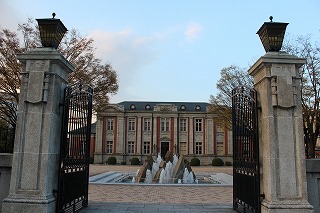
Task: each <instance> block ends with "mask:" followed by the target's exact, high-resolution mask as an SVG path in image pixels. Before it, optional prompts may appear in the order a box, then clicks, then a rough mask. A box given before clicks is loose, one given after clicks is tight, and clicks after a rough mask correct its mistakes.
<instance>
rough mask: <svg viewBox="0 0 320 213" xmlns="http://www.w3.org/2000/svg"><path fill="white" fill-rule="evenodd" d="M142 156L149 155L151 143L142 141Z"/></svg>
mask: <svg viewBox="0 0 320 213" xmlns="http://www.w3.org/2000/svg"><path fill="white" fill-rule="evenodd" d="M143 154H144V155H150V154H151V142H150V141H144V142H143Z"/></svg>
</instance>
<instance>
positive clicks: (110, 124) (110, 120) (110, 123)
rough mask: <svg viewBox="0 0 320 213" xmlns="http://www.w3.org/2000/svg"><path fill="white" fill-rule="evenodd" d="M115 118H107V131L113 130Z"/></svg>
mask: <svg viewBox="0 0 320 213" xmlns="http://www.w3.org/2000/svg"><path fill="white" fill-rule="evenodd" d="M113 123H114V122H113V118H107V131H113Z"/></svg>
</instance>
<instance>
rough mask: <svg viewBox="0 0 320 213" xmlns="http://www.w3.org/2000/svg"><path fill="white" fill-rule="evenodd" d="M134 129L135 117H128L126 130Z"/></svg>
mask: <svg viewBox="0 0 320 213" xmlns="http://www.w3.org/2000/svg"><path fill="white" fill-rule="evenodd" d="M135 130H136V119H135V118H128V131H135Z"/></svg>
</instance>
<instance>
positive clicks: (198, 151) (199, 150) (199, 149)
mask: <svg viewBox="0 0 320 213" xmlns="http://www.w3.org/2000/svg"><path fill="white" fill-rule="evenodd" d="M201 154H202V143H201V142H196V155H201Z"/></svg>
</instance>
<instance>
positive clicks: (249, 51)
mask: <svg viewBox="0 0 320 213" xmlns="http://www.w3.org/2000/svg"><path fill="white" fill-rule="evenodd" d="M319 9H320V1H319V0H307V1H301V0H300V1H297V0H281V1H280V0H268V1H258V0H242V1H240V0H162V1H151V0H92V1H81V0H67V1H66V0H64V1H63V0H28V1H26V0H0V27H1V28H8V29H10V30H13V31H16V30H17V25H18V23H23V22H25V21H26V20H27V19H28V18H34V19H36V18H51V17H52V16H51V14H52V13H53V12H55V13H56V17H55V18H58V19H60V20H61V21H62V22H63V23H64V25H65V26H66V27H67V28H68V29H77V30H79V32H80V34H81V35H82V36H88V37H90V38H93V39H94V41H95V42H94V46H95V47H96V56H97V57H98V58H100V59H102V61H103V62H104V63H110V64H111V65H112V67H113V68H114V69H115V70H116V71H117V73H118V80H119V91H118V93H117V94H116V95H114V96H111V99H110V100H111V103H118V102H121V101H159V102H165V101H172V102H179V101H182V102H209V99H210V95H215V94H217V92H218V90H217V89H216V83H217V81H218V80H219V79H220V71H221V69H223V68H224V67H228V66H230V65H237V66H239V67H242V68H245V69H248V68H249V67H250V65H252V64H253V63H254V62H255V61H256V60H258V59H259V57H261V56H262V55H264V54H265V51H264V49H263V46H262V44H261V42H260V39H259V36H258V35H257V34H256V32H257V31H258V29H259V28H260V27H261V25H262V24H263V22H268V21H269V16H271V15H272V16H273V17H274V18H273V21H274V22H287V23H289V25H288V27H287V31H286V34H287V35H290V36H298V35H311V36H312V38H313V39H314V40H317V41H320V22H319V20H320V12H319Z"/></svg>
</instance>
